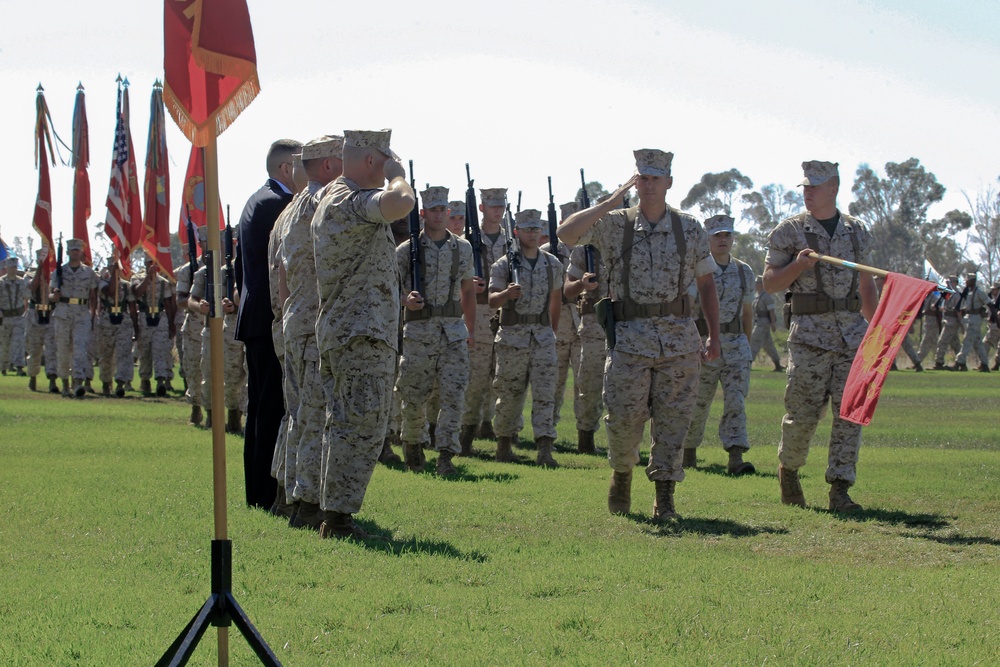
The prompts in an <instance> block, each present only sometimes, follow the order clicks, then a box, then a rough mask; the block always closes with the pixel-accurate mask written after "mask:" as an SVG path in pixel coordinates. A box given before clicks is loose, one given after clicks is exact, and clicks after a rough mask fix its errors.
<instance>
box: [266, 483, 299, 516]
mask: <svg viewBox="0 0 1000 667" xmlns="http://www.w3.org/2000/svg"><path fill="white" fill-rule="evenodd" d="M295 510H296V506H295V503H291V502H288V497H287V495H286V494H285V487H284V486H283V485H281V484H279V485H278V489H277V491H276V492H275V494H274V502H273V503H272V504H271V506H270V507H269V508H268V509H267V511H268V512H270V513H271V514H273V515H274V516H276V517H281V518H283V519H288V520H291V519H292V517H293V516H295Z"/></svg>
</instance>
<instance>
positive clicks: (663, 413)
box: [604, 350, 701, 482]
mask: <svg viewBox="0 0 1000 667" xmlns="http://www.w3.org/2000/svg"><path fill="white" fill-rule="evenodd" d="M700 363H701V362H700V361H699V357H698V353H697V352H690V353H688V354H682V355H678V356H675V357H656V358H650V357H643V356H639V355H637V354H629V353H628V352H619V351H617V350H611V352H610V353H609V354H608V360H607V362H606V364H605V367H604V403H605V405H607V407H608V416H607V417H605V418H604V422H605V424H606V425H607V429H608V462H609V463H610V464H611V467H612V468H614V469H615V470H617V471H618V472H628V471H630V470H632V468H633V467H635V465H636V464H638V463H639V447H640V445H641V444H642V431H643V429H644V428H645V426H646V421H647V420H649V421H650V426H649V428H650V432H651V435H652V446H651V448H650V452H649V466H647V468H646V477H647V478H649V480H650V481H676V482H680V481H683V479H684V468H683V466H682V465H681V461H682V459H683V451H682V450H683V446H684V436H685V435H687V431H688V425H689V424H690V423H691V412H692V410H693V409H694V404H695V399H696V396H697V394H696V388H697V386H698V374H699V373H698V371H699V366H700Z"/></svg>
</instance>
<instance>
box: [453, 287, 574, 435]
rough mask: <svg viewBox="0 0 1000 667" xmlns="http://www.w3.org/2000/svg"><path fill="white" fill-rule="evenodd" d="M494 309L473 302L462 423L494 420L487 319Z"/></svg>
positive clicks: (491, 341) (491, 363) (491, 354)
mask: <svg viewBox="0 0 1000 667" xmlns="http://www.w3.org/2000/svg"><path fill="white" fill-rule="evenodd" d="M494 312H495V311H493V310H490V307H489V306H488V305H486V304H476V332H475V336H476V346H475V348H473V349H472V350H470V352H469V386H468V388H467V389H466V390H465V410H464V412H463V413H462V426H471V425H475V426H478V425H479V424H480V423H481V422H488V421H492V420H493V411H494V401H495V400H496V392H495V391H494V389H493V385H492V384H491V381H492V380H493V369H494V366H493V363H494V361H493V347H494V343H493V332H491V331H490V318H491V317H493V313H494ZM553 372H554V370H553Z"/></svg>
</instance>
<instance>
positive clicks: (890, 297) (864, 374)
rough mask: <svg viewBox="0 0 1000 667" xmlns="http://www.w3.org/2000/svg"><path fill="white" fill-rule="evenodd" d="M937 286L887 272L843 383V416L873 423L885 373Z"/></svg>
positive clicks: (852, 420)
mask: <svg viewBox="0 0 1000 667" xmlns="http://www.w3.org/2000/svg"><path fill="white" fill-rule="evenodd" d="M935 289H937V285H935V284H934V283H932V282H928V281H926V280H920V279H918V278H911V277H910V276H904V275H902V274H899V273H890V274H889V275H888V277H887V278H886V281H885V287H883V288H882V297H881V298H880V299H879V302H878V308H877V309H876V310H875V317H874V318H873V319H872V321H871V322H870V323H869V324H868V331H867V332H866V333H865V337H864V339H863V340H862V341H861V346H860V347H858V352H857V354H856V355H855V356H854V363H853V364H851V372H850V374H849V375H848V376H847V383H846V384H845V385H844V397H843V399H842V400H841V403H840V417H841V419H846V420H847V421H849V422H854V423H855V424H861V425H862V426H867V425H868V424H869V423H871V420H872V415H874V414H875V406H876V405H877V404H878V398H879V394H880V393H881V392H882V385H883V384H884V383H885V376H886V373H888V371H889V368H890V367H892V362H893V361H894V360H895V359H896V353H897V352H899V348H900V346H901V345H902V344H903V338H904V337H905V336H906V332H907V331H909V330H910V326H911V325H912V324H913V321H914V320H915V319H916V317H917V313H918V312H919V310H920V304H921V303H922V302H923V300H924V298H925V297H926V296H927V295H928V294H930V293H931V292H932V291H933V290H935Z"/></svg>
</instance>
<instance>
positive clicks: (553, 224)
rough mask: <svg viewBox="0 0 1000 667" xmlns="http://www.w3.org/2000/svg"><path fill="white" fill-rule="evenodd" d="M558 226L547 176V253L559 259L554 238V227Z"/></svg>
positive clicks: (557, 242)
mask: <svg viewBox="0 0 1000 667" xmlns="http://www.w3.org/2000/svg"><path fill="white" fill-rule="evenodd" d="M558 225H559V218H558V216H557V215H556V200H555V198H554V197H553V196H552V177H551V176H549V252H550V253H552V254H553V255H555V256H556V257H559V237H557V236H556V227H557V226H558Z"/></svg>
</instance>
